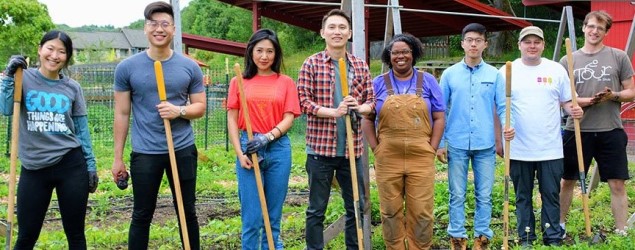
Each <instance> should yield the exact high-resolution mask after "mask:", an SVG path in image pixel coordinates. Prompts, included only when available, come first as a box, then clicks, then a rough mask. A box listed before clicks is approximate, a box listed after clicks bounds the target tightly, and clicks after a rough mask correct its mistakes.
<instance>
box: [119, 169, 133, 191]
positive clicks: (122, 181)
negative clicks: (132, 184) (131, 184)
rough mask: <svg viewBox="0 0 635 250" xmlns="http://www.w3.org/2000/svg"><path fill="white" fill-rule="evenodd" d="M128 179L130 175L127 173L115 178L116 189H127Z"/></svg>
mask: <svg viewBox="0 0 635 250" xmlns="http://www.w3.org/2000/svg"><path fill="white" fill-rule="evenodd" d="M128 179H130V175H129V174H128V172H127V171H126V172H123V174H120V175H119V176H118V177H117V187H118V188H119V189H121V190H124V189H126V188H128Z"/></svg>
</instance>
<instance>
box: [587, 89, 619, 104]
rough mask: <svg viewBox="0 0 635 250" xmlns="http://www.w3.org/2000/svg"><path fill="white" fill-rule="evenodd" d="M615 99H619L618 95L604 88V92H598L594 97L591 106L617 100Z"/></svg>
mask: <svg viewBox="0 0 635 250" xmlns="http://www.w3.org/2000/svg"><path fill="white" fill-rule="evenodd" d="M615 97H617V94H615V92H613V91H612V90H611V89H610V88H609V87H604V90H602V91H600V92H598V93H597V94H595V95H594V96H593V99H591V104H598V103H601V102H605V101H609V100H616V98H615Z"/></svg>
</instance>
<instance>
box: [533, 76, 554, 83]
mask: <svg viewBox="0 0 635 250" xmlns="http://www.w3.org/2000/svg"><path fill="white" fill-rule="evenodd" d="M536 83H538V85H551V84H552V83H553V78H551V77H550V76H539V77H537V78H536Z"/></svg>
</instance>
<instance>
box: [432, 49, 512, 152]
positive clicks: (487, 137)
mask: <svg viewBox="0 0 635 250" xmlns="http://www.w3.org/2000/svg"><path fill="white" fill-rule="evenodd" d="M440 83H441V91H442V92H443V99H444V100H445V106H446V110H445V122H446V125H445V131H444V133H443V137H442V139H443V140H442V142H446V143H447V145H450V146H452V147H453V148H458V149H462V150H482V149H487V148H490V147H493V146H494V144H495V136H501V135H495V134H494V111H496V113H497V114H498V116H499V119H500V121H501V124H502V126H503V127H504V122H505V81H504V79H503V76H502V75H500V73H499V71H498V69H496V68H495V67H493V66H491V65H489V64H487V63H485V62H484V61H481V63H479V64H478V65H476V67H474V68H471V67H470V66H468V65H467V64H465V60H461V61H460V62H458V63H456V64H454V65H452V66H451V67H449V68H447V69H446V70H445V71H443V74H442V75H441V81H440ZM510 123H511V124H513V122H510ZM445 146H446V145H445V144H444V143H441V145H440V146H439V147H441V148H442V147H445Z"/></svg>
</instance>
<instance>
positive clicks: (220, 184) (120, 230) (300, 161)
mask: <svg viewBox="0 0 635 250" xmlns="http://www.w3.org/2000/svg"><path fill="white" fill-rule="evenodd" d="M291 140H292V142H293V165H292V170H291V175H292V176H291V179H290V185H289V195H288V197H287V203H286V204H285V207H284V211H283V213H284V216H283V222H282V229H283V233H282V235H283V240H284V243H285V248H286V249H303V248H304V235H303V233H304V212H305V209H306V205H307V198H306V194H307V192H308V191H307V178H306V173H305V170H304V162H305V160H306V155H305V153H304V138H303V136H302V135H301V133H294V134H292V135H291ZM199 148H201V147H199ZM127 152H129V151H127ZM95 153H96V156H97V162H98V170H99V176H100V178H101V183H100V186H99V189H98V191H97V192H96V193H95V194H91V195H90V197H89V211H88V214H87V219H86V236H87V240H88V245H89V248H90V249H126V248H127V245H126V242H127V239H128V234H127V232H128V226H129V223H130V222H129V218H130V211H131V210H130V209H131V202H132V193H131V189H130V188H129V189H127V190H123V191H122V190H119V189H118V188H116V186H115V184H114V182H112V181H111V174H110V166H111V164H112V147H111V145H107V144H105V145H104V144H100V145H95ZM126 158H127V156H126ZM125 160H126V161H127V160H128V159H125ZM370 161H371V162H373V157H372V155H371V158H370ZM8 163H9V162H8V158H7V157H3V158H0V164H1V165H0V166H2V167H0V170H1V174H2V175H3V177H4V178H2V180H3V182H4V183H2V184H1V185H0V195H2V197H5V198H4V200H3V203H5V204H6V196H7V190H8V189H7V183H6V180H7V179H8V176H7V174H8V166H9V164H8ZM234 164H235V163H234V154H233V150H232V149H231V147H230V150H229V151H228V152H227V151H225V146H224V144H213V145H211V146H210V148H209V149H208V150H201V157H200V158H199V169H198V182H197V183H198V184H197V194H198V206H197V210H198V214H199V223H200V225H201V226H200V228H201V230H200V231H201V243H202V246H204V249H210V248H211V249H237V248H239V247H240V225H241V221H240V206H239V202H238V199H237V193H236V191H237V185H236V176H235V173H234ZM436 168H437V178H436V184H435V208H434V215H435V218H436V222H435V224H434V238H433V247H434V248H448V247H449V246H448V237H447V234H446V233H445V229H446V227H447V223H448V219H449V218H448V205H447V204H448V197H449V195H448V187H447V178H446V173H447V167H446V166H444V165H440V164H439V165H436ZM371 170H372V169H371ZM371 172H373V171H371ZM630 172H631V176H633V175H634V172H635V166H634V165H632V164H631V166H630ZM371 176H372V175H371ZM510 187H511V184H510ZM133 188H134V187H133ZM512 188H513V187H512ZM370 189H371V194H370V195H371V196H370V199H371V223H372V236H371V242H372V249H384V247H383V241H382V236H381V235H382V232H381V223H380V218H379V202H378V197H377V186H376V184H375V182H374V180H373V179H371V183H370ZM536 189H537V188H536ZM160 192H161V193H160V199H159V201H158V208H157V211H156V213H155V219H154V221H153V225H152V227H151V239H150V249H179V245H178V242H179V236H178V227H177V226H176V225H177V224H176V220H177V218H176V215H175V213H174V209H173V208H172V201H171V198H170V197H169V188H168V185H167V180H165V179H164V183H163V184H162V188H161V191H160ZM471 192H473V186H471V185H470V186H468V193H471ZM503 193H504V192H503V166H502V164H501V162H500V161H499V163H498V168H497V172H496V182H495V186H494V192H493V203H494V208H493V214H492V229H493V230H494V232H495V238H494V239H493V241H492V243H493V245H494V246H495V247H493V249H497V248H499V247H500V246H501V244H502V217H503V209H502V204H503V200H504V197H503ZM510 195H511V197H510V203H511V204H510V230H511V231H510V233H511V237H512V239H513V238H514V235H515V234H514V232H515V224H516V223H515V220H516V218H515V215H514V209H515V207H514V205H513V200H514V197H513V190H510ZM634 195H635V187H633V185H628V196H629V197H633V196H634ZM332 197H333V198H332V199H331V200H330V203H329V208H328V211H327V213H326V223H327V224H330V223H332V222H334V221H335V220H337V218H339V217H340V216H341V215H342V214H343V211H344V209H343V204H342V201H341V198H340V197H339V194H338V193H337V192H334V193H333V194H332ZM534 197H537V195H535V196H534ZM609 197H610V193H609V191H608V186H607V185H606V184H601V185H600V186H599V188H597V189H596V190H594V191H593V193H592V194H591V197H590V204H589V205H590V207H591V218H592V221H593V231H594V232H599V231H603V232H611V231H612V226H613V217H612V215H611V213H610V212H608V211H610V207H609V204H610V203H609V199H610V198H609ZM539 202H540V201H539V199H538V198H536V199H535V203H536V204H539ZM536 207H537V208H539V207H540V206H536ZM581 207H582V205H581V201H580V199H579V197H576V198H575V200H574V203H573V205H572V209H571V210H572V211H571V213H570V215H569V221H568V223H567V230H568V232H567V233H568V234H569V235H570V236H571V240H568V241H567V244H569V245H568V246H566V247H563V248H564V249H624V248H623V247H624V246H634V245H635V231H633V230H631V232H630V235H629V237H618V236H616V235H614V234H612V233H607V236H608V237H607V239H606V241H605V242H604V243H603V244H599V245H590V244H589V240H588V239H587V238H586V237H585V236H584V220H583V212H582V209H581ZM633 212H635V206H633V205H631V207H630V209H629V215H630V214H632V213H633ZM0 213H2V214H6V206H2V207H0ZM466 213H467V218H468V220H467V229H468V232H471V230H472V224H471V222H472V218H473V213H474V198H473V196H470V195H468V200H467V202H466ZM536 213H539V210H538V211H536ZM536 217H537V218H540V216H539V215H538V214H537V216H536ZM538 224H539V222H538ZM538 234H540V232H538ZM14 235H16V234H14ZM538 237H539V239H540V235H538ZM4 240H5V238H4V237H1V238H0V244H4ZM14 240H15V239H14ZM534 247H535V249H550V248H548V247H543V246H541V245H540V244H538V243H537V245H535V246H534ZM64 248H67V246H66V238H65V236H64V233H63V230H62V227H61V220H60V215H59V212H58V210H57V202H56V200H55V198H54V201H53V202H52V203H51V209H50V212H49V213H48V214H47V217H46V223H45V225H44V228H43V231H42V233H41V235H40V238H39V240H38V243H37V245H36V249H64ZM343 248H344V237H343V235H342V234H340V235H339V236H338V237H337V238H335V240H333V241H332V242H330V243H329V244H328V245H327V249H343Z"/></svg>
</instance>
